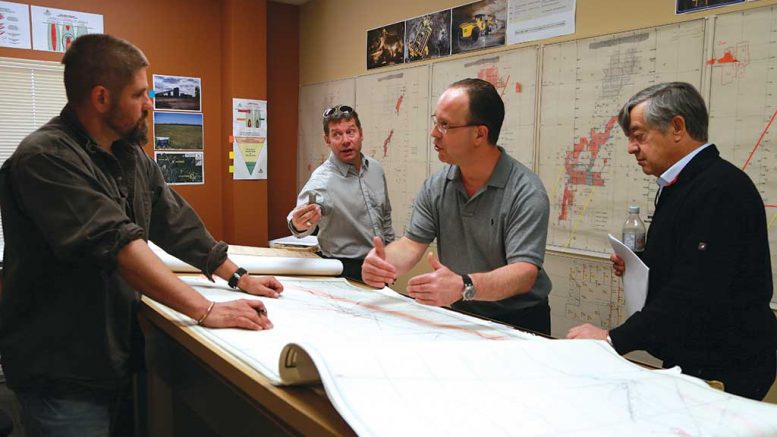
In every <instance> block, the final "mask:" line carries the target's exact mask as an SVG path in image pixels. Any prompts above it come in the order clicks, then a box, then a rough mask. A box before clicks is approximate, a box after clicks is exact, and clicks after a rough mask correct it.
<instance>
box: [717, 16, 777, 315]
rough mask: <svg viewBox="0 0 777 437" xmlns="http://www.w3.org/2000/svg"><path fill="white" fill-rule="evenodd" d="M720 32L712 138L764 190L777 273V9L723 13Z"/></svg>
mask: <svg viewBox="0 0 777 437" xmlns="http://www.w3.org/2000/svg"><path fill="white" fill-rule="evenodd" d="M714 35H715V38H714V40H713V42H712V43H713V49H712V56H711V57H710V58H709V59H707V60H706V65H707V68H709V69H710V73H711V74H710V80H711V83H710V97H709V107H710V130H709V139H710V142H712V143H715V145H716V146H717V147H718V149H719V150H720V153H721V155H722V156H723V157H724V158H726V159H727V160H729V161H731V162H732V163H733V164H734V165H736V166H738V167H739V168H741V169H743V170H744V171H745V172H746V173H747V174H748V175H749V176H750V178H751V179H752V180H753V182H754V183H755V186H756V187H757V188H758V191H759V192H760V193H761V197H762V198H763V200H764V206H765V208H766V221H767V226H768V230H769V243H770V246H771V255H772V273H777V269H775V267H776V266H777V178H776V177H775V175H776V174H777V125H775V123H774V119H775V117H777V100H775V95H777V83H775V80H777V71H775V66H776V65H777V62H776V61H777V8H775V7H768V8H758V9H750V10H747V11H740V12H733V13H729V14H724V15H721V16H719V17H717V19H716V21H715V33H714ZM774 278H775V281H776V282H777V275H776V276H775V277H774ZM772 301H773V302H775V304H777V298H774V297H773V298H772Z"/></svg>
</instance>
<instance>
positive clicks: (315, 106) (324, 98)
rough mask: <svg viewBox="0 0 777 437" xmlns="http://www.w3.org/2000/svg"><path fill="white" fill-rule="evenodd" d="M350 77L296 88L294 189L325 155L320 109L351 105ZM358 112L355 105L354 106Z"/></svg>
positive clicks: (327, 154)
mask: <svg viewBox="0 0 777 437" xmlns="http://www.w3.org/2000/svg"><path fill="white" fill-rule="evenodd" d="M353 102H354V80H353V79H343V80H337V81H333V82H326V83H319V84H314V85H307V86H303V87H301V88H300V90H299V136H298V144H297V153H298V155H297V190H300V189H302V186H303V185H305V182H307V181H308V178H310V174H311V173H313V170H315V169H316V167H318V166H319V165H321V163H323V162H324V161H325V160H326V159H327V157H328V156H329V148H328V147H327V145H326V143H325V142H324V128H323V125H322V124H321V120H322V119H323V117H322V115H323V113H324V110H326V109H327V108H331V107H332V106H334V105H349V106H350V105H353ZM357 112H358V108H357Z"/></svg>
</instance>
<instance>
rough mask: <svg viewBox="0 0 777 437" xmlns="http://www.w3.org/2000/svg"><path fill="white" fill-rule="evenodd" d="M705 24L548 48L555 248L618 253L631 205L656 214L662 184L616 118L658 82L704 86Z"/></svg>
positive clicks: (547, 149)
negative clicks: (615, 239)
mask: <svg viewBox="0 0 777 437" xmlns="http://www.w3.org/2000/svg"><path fill="white" fill-rule="evenodd" d="M703 48H704V23H703V21H700V20H697V21H690V22H685V23H679V24H673V25H669V26H662V27H657V28H651V29H644V30H636V31H630V32H624V33H619V34H614V35H607V36H604V37H597V38H588V39H582V40H577V41H570V42H565V43H559V44H552V45H548V46H545V47H544V48H543V51H544V53H543V72H542V104H541V123H540V147H539V150H540V153H539V175H540V178H541V179H542V181H543V183H544V184H545V188H546V189H547V190H548V196H549V197H550V205H551V207H550V224H549V231H548V246H549V247H552V248H554V249H557V250H565V251H567V250H568V251H572V252H575V251H579V252H583V253H590V254H596V253H598V254H600V255H601V254H603V253H609V252H610V248H609V244H608V242H607V233H608V232H609V233H613V234H615V235H618V234H619V233H620V229H621V226H622V225H623V221H624V220H625V218H626V216H627V211H628V206H629V205H639V206H641V207H642V208H641V209H642V218H643V219H646V218H649V217H650V215H651V214H652V208H653V199H654V195H655V192H656V184H655V178H654V177H650V176H645V175H644V174H643V173H642V170H641V169H640V167H639V166H637V164H636V162H635V160H634V158H633V157H632V156H629V155H628V153H627V150H626V146H627V143H626V139H625V137H624V135H623V131H622V130H621V129H620V127H619V126H618V124H617V114H618V111H619V110H620V108H621V106H622V105H623V104H624V103H625V102H626V100H627V99H628V98H629V97H631V96H632V95H633V94H635V93H636V92H638V91H640V90H641V89H643V88H645V87H647V86H650V85H653V84H655V83H659V82H666V81H675V80H680V81H685V82H689V83H691V84H693V85H695V86H697V87H699V85H700V84H701V77H702V61H701V56H702V53H703Z"/></svg>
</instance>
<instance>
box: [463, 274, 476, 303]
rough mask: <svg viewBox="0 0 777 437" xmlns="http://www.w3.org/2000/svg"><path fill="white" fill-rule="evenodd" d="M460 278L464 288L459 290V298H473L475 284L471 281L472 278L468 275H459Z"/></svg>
mask: <svg viewBox="0 0 777 437" xmlns="http://www.w3.org/2000/svg"><path fill="white" fill-rule="evenodd" d="M461 279H462V280H463V281H464V290H463V291H462V292H461V300H463V301H470V300H475V284H473V283H472V278H470V277H469V275H461Z"/></svg>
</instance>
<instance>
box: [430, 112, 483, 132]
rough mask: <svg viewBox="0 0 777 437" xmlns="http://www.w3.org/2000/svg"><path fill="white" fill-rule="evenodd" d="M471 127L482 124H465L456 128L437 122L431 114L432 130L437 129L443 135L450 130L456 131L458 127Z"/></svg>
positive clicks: (446, 123)
mask: <svg viewBox="0 0 777 437" xmlns="http://www.w3.org/2000/svg"><path fill="white" fill-rule="evenodd" d="M473 126H483V123H467V124H460V125H458V126H451V125H449V124H448V122H446V121H442V122H438V121H437V116H436V115H434V114H432V129H434V128H437V130H438V131H440V133H441V134H443V135H445V134H447V133H448V131H449V130H451V129H458V128H460V127H473Z"/></svg>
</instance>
